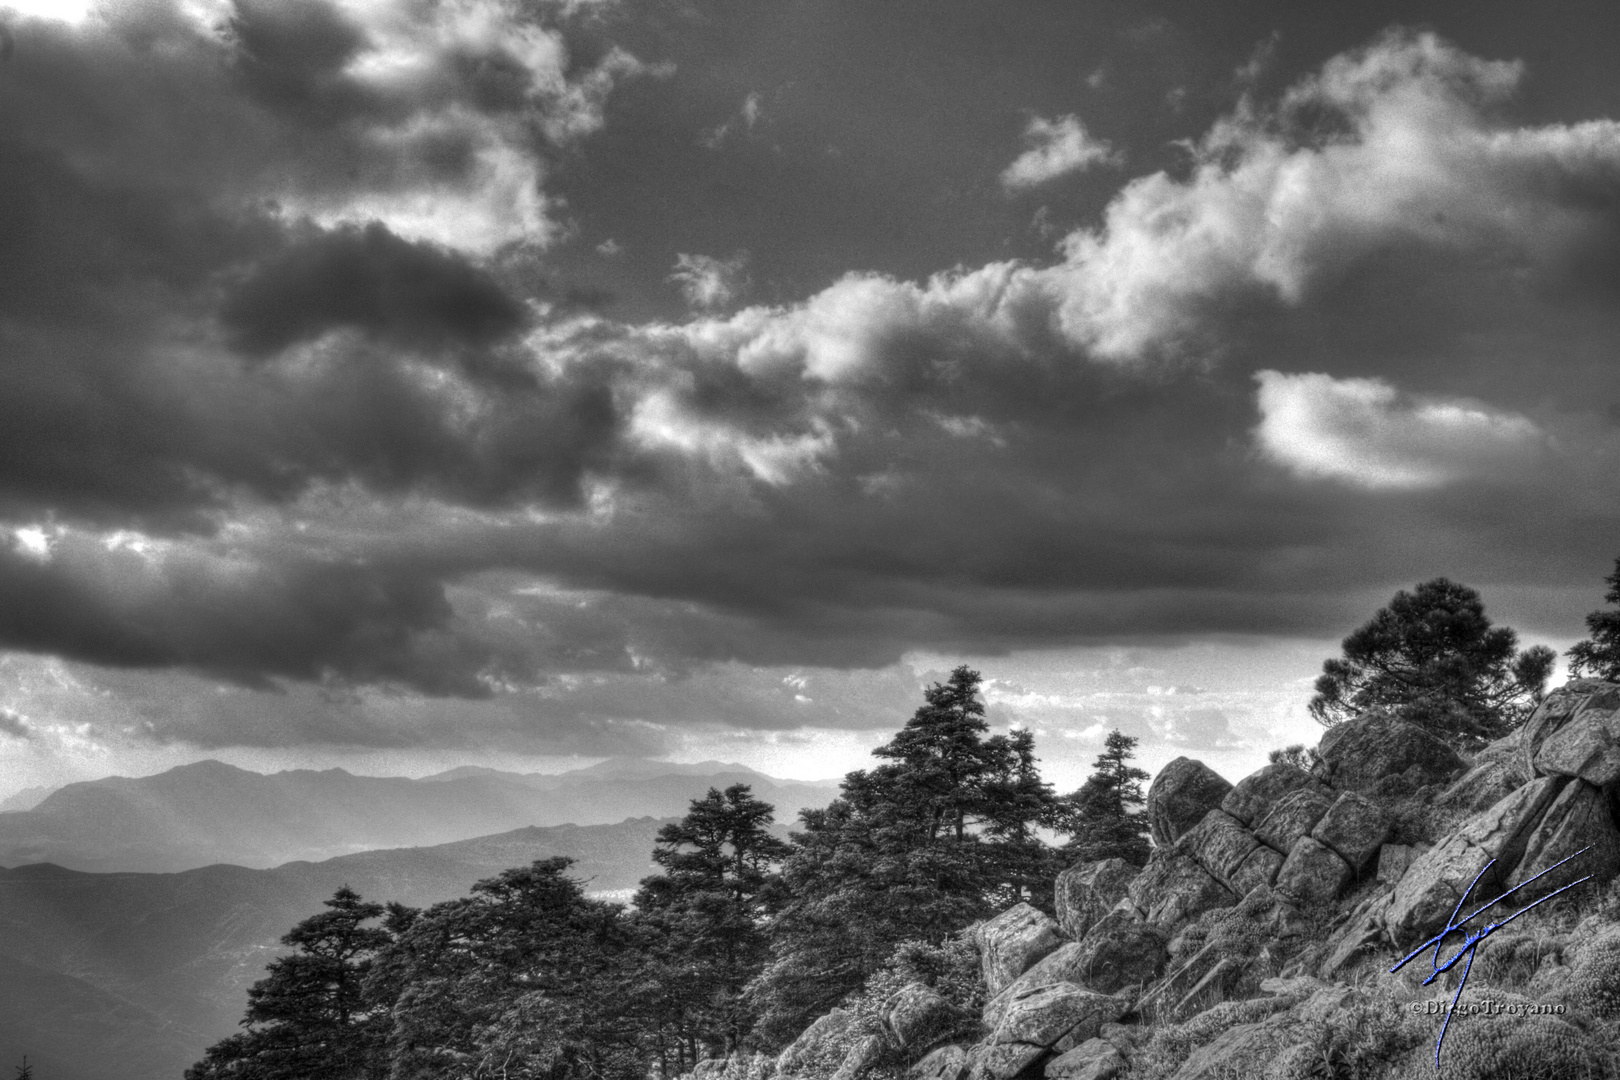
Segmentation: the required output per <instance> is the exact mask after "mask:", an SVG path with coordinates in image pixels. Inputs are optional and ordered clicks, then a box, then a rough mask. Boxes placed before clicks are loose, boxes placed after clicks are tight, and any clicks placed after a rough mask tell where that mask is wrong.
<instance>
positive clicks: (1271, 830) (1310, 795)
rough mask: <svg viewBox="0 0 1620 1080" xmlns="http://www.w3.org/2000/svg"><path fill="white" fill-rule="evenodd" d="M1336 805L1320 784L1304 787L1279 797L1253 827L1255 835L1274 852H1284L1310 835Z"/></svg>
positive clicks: (1290, 849)
mask: <svg viewBox="0 0 1620 1080" xmlns="http://www.w3.org/2000/svg"><path fill="white" fill-rule="evenodd" d="M1332 806H1333V797H1332V796H1331V795H1330V794H1329V793H1328V792H1326V791H1324V790H1323V789H1322V788H1319V787H1302V788H1300V789H1299V790H1297V791H1290V792H1289V793H1288V794H1287V795H1284V796H1283V797H1282V798H1281V799H1279V800H1278V801H1277V803H1276V805H1274V806H1273V807H1272V808H1271V810H1270V811H1269V812H1268V813H1267V814H1266V815H1265V816H1264V817H1262V818H1261V819H1260V820H1259V821H1258V822H1256V823H1255V826H1254V835H1255V836H1256V837H1258V838H1259V840H1260V842H1261V843H1263V844H1265V845H1266V846H1267V847H1269V848H1271V849H1272V850H1273V851H1280V852H1283V853H1284V854H1287V853H1288V852H1290V851H1292V850H1293V849H1294V845H1295V844H1297V843H1299V842H1300V841H1301V840H1302V839H1304V838H1305V837H1307V836H1309V835H1310V834H1311V830H1312V829H1314V828H1316V823H1317V822H1318V821H1321V820H1322V818H1323V817H1324V816H1326V814H1327V812H1328V810H1329V809H1330V808H1331V807H1332Z"/></svg>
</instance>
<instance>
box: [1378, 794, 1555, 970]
mask: <svg viewBox="0 0 1620 1080" xmlns="http://www.w3.org/2000/svg"><path fill="white" fill-rule="evenodd" d="M1566 782H1567V778H1566V777H1562V776H1545V777H1541V778H1539V779H1536V780H1534V781H1532V782H1530V783H1528V784H1526V785H1524V787H1522V788H1520V789H1519V790H1517V791H1515V792H1514V793H1513V794H1511V795H1509V796H1508V797H1507V798H1505V799H1503V800H1501V801H1500V802H1498V803H1497V804H1496V805H1495V806H1492V807H1491V808H1490V809H1488V810H1484V811H1481V812H1480V813H1478V814H1475V815H1474V816H1473V817H1471V818H1469V819H1468V820H1467V821H1465V822H1463V824H1462V825H1460V826H1458V827H1457V829H1455V830H1454V831H1452V832H1450V833H1448V834H1446V835H1445V836H1444V837H1442V838H1441V839H1440V841H1439V842H1438V843H1436V844H1435V845H1434V847H1432V848H1430V849H1429V850H1428V851H1426V852H1424V853H1423V854H1422V855H1420V856H1419V857H1418V858H1416V859H1414V860H1413V861H1412V865H1411V866H1410V867H1408V868H1407V871H1406V873H1405V874H1403V875H1402V876H1401V880H1400V881H1399V882H1398V883H1397V884H1396V886H1395V899H1394V902H1393V903H1392V904H1391V906H1390V911H1389V919H1388V925H1389V930H1390V933H1391V934H1392V935H1393V936H1394V938H1395V941H1396V943H1397V944H1399V945H1403V946H1406V945H1413V944H1416V943H1417V942H1420V941H1422V940H1424V939H1425V938H1427V937H1429V936H1430V935H1431V934H1434V933H1435V932H1436V931H1438V930H1440V929H1442V928H1443V927H1444V926H1445V925H1446V920H1447V919H1449V918H1450V917H1451V915H1452V913H1453V912H1454V911H1455V910H1456V909H1457V901H1458V900H1460V899H1461V898H1462V896H1463V894H1464V893H1465V892H1467V891H1468V889H1469V887H1470V886H1471V885H1473V883H1474V879H1475V877H1477V876H1478V875H1479V873H1480V871H1481V870H1484V869H1485V866H1486V864H1487V863H1489V862H1491V860H1493V859H1494V860H1496V865H1495V866H1493V867H1491V870H1492V873H1490V874H1487V875H1486V877H1485V878H1483V879H1481V880H1480V883H1479V886H1478V887H1477V888H1475V889H1474V893H1473V895H1474V896H1475V897H1477V898H1479V899H1480V902H1481V903H1483V902H1484V901H1486V900H1490V899H1492V898H1494V897H1495V896H1497V895H1499V894H1500V892H1501V888H1500V886H1501V884H1502V882H1503V881H1504V880H1505V879H1506V876H1507V871H1508V870H1509V869H1511V868H1512V867H1514V866H1515V865H1517V864H1518V862H1519V860H1520V859H1521V858H1522V857H1523V855H1524V851H1525V846H1526V844H1527V842H1528V841H1529V838H1530V833H1531V831H1532V830H1533V829H1534V828H1535V826H1536V825H1537V824H1538V823H1539V822H1540V821H1541V818H1542V815H1543V814H1544V813H1546V811H1547V808H1548V807H1549V806H1551V805H1552V802H1553V800H1554V799H1555V798H1557V797H1558V793H1559V792H1560V791H1561V790H1563V787H1564V785H1565V783H1566Z"/></svg>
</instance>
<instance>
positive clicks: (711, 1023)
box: [634, 784, 791, 1073]
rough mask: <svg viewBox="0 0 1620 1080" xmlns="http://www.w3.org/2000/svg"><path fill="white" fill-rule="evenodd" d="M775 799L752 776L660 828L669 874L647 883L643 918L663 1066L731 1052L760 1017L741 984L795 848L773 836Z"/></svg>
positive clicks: (648, 996) (646, 1004) (675, 1067)
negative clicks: (764, 797) (757, 794)
mask: <svg viewBox="0 0 1620 1080" xmlns="http://www.w3.org/2000/svg"><path fill="white" fill-rule="evenodd" d="M773 815H774V811H773V808H772V807H771V806H770V804H768V803H765V802H761V801H760V800H758V799H756V798H754V796H753V794H752V792H751V790H750V789H749V787H748V785H746V784H733V785H732V786H731V787H729V788H727V789H726V790H725V791H724V792H721V791H718V790H716V789H714V788H710V789H709V792H708V794H707V795H706V796H704V797H703V798H701V799H694V800H692V804H691V808H690V809H689V811H688V813H687V815H686V817H684V818H682V819H681V820H680V821H678V822H674V823H671V824H669V825H665V826H664V827H663V828H662V829H660V830H659V833H658V844H657V847H656V848H655V850H654V851H653V861H654V862H656V863H658V865H660V866H662V867H663V868H664V871H665V872H664V873H663V874H660V875H656V876H654V877H649V878H647V879H646V880H644V881H643V882H642V883H641V889H640V891H638V892H637V894H636V897H635V901H634V903H635V907H636V910H637V923H638V926H639V928H640V929H641V930H642V931H643V933H644V934H645V935H646V943H645V945H644V949H645V953H646V957H647V961H648V964H649V969H648V970H647V971H646V972H644V973H643V983H642V985H643V986H644V990H643V994H642V999H643V1000H642V1007H643V1008H644V1009H645V1010H646V1013H647V1015H648V1017H649V1018H650V1019H651V1020H652V1022H653V1024H654V1027H655V1029H656V1034H655V1036H654V1037H655V1040H656V1041H657V1045H658V1046H659V1056H660V1059H661V1064H662V1065H663V1067H664V1071H665V1072H666V1073H668V1072H671V1071H673V1072H684V1071H686V1070H688V1069H690V1068H691V1067H692V1066H693V1065H694V1064H696V1060H697V1057H698V1054H699V1052H700V1050H707V1051H709V1052H710V1053H714V1054H720V1053H729V1052H730V1051H732V1050H734V1049H736V1048H737V1046H738V1045H739V1043H740V1042H741V1040H742V1038H743V1036H744V1035H745V1034H746V1033H747V1031H748V1029H749V1028H750V1027H752V1025H753V1016H752V1013H751V1010H750V1009H749V1008H748V1006H747V1004H746V1002H745V1001H744V999H743V988H744V986H745V985H746V984H747V983H748V981H749V980H750V979H752V978H753V977H754V976H755V975H757V974H758V973H759V971H760V969H761V968H762V967H763V966H764V964H765V960H766V958H767V957H768V956H769V951H770V950H769V943H768V942H767V940H766V937H765V933H764V930H763V928H762V926H761V921H762V919H763V918H764V917H765V915H766V914H767V913H768V911H769V910H770V907H771V904H772V900H773V893H774V887H775V885H776V884H777V881H778V878H777V876H776V874H775V873H774V870H773V868H774V866H775V864H777V863H779V862H781V861H782V860H783V859H784V858H786V856H787V855H788V853H789V851H790V850H791V849H790V848H789V847H788V845H787V844H786V843H784V842H783V841H781V840H779V839H777V838H776V837H775V836H773V835H771V832H770V825H771V821H772V818H773Z"/></svg>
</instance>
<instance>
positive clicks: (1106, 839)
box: [186, 667, 1148, 1080]
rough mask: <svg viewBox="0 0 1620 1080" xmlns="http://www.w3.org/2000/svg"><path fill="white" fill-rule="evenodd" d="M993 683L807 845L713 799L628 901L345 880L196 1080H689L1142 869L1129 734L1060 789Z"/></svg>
mask: <svg viewBox="0 0 1620 1080" xmlns="http://www.w3.org/2000/svg"><path fill="white" fill-rule="evenodd" d="M979 683H980V678H979V675H978V673H977V672H974V671H971V670H969V669H968V668H966V667H959V668H957V669H956V670H955V671H954V672H953V673H952V674H951V677H950V679H949V681H947V682H946V683H944V684H935V685H934V686H932V687H930V688H929V689H928V690H927V691H926V692H925V698H926V703H925V704H924V705H923V706H922V707H921V708H919V709H918V710H917V713H916V715H915V716H914V717H913V718H912V719H911V720H910V721H909V722H908V723H907V724H906V725H905V727H904V728H903V729H902V730H901V731H900V732H899V733H898V734H896V735H895V737H894V738H893V739H892V740H890V741H889V742H888V743H887V744H885V745H884V746H881V747H879V748H878V749H877V750H876V751H874V754H875V756H876V757H878V758H879V759H881V761H882V764H879V765H877V766H876V767H874V768H871V769H868V770H863V771H857V772H853V773H850V774H849V775H848V776H847V777H846V778H845V779H844V782H843V785H842V794H841V796H840V797H839V798H838V799H836V800H834V801H833V802H832V804H831V805H829V806H828V807H827V808H826V809H823V810H816V811H807V812H806V813H805V814H804V815H803V817H802V829H801V831H799V832H796V833H794V834H792V843H784V842H783V841H782V840H780V839H778V838H777V837H776V836H775V835H774V834H773V833H772V832H771V828H770V827H771V824H772V820H773V818H772V808H771V807H770V806H769V805H767V804H766V803H763V802H761V801H759V800H758V799H756V798H754V797H753V795H752V794H751V793H750V791H749V788H748V787H747V785H743V784H738V785H734V786H732V787H729V788H727V789H726V790H725V791H718V790H714V789H711V790H710V791H709V793H708V795H707V796H706V797H704V798H702V799H697V800H694V801H693V802H692V804H691V809H690V812H689V813H688V814H687V815H686V817H685V818H684V819H682V820H681V821H679V822H676V823H673V824H670V825H667V826H665V827H664V829H663V830H661V831H660V833H659V835H658V841H657V847H656V849H655V851H654V852H653V859H654V860H655V861H656V863H657V864H658V866H659V867H660V869H661V870H662V872H661V873H659V874H657V875H655V876H652V877H649V878H647V879H646V880H645V881H643V882H642V885H641V888H640V890H639V891H638V892H637V893H636V896H635V899H634V901H633V905H632V907H631V908H629V909H626V908H624V907H621V906H619V905H616V904H609V903H604V902H602V901H598V900H594V899H591V898H589V897H587V896H586V895H585V893H584V892H583V891H582V889H581V887H580V884H579V883H578V882H577V881H575V880H574V879H572V878H571V877H569V876H568V873H567V871H568V867H569V860H567V859H564V858H554V859H546V860H542V861H540V862H536V863H534V864H533V865H531V866H527V867H523V868H520V869H513V870H508V871H506V872H505V873H503V874H501V875H500V876H498V877H495V878H492V879H490V880H487V881H481V882H479V883H478V884H477V885H475V886H473V888H472V892H471V895H469V896H466V897H463V898H461V899H458V900H452V901H449V902H447V903H442V904H436V905H434V906H433V907H431V908H428V909H427V910H425V911H417V910H413V909H409V908H405V907H401V906H399V905H388V906H384V905H382V904H377V903H371V902H368V901H365V900H363V899H362V898H361V897H359V896H357V895H355V893H353V892H352V891H350V890H348V889H342V890H339V892H338V893H337V894H336V895H335V896H334V897H333V898H332V899H331V900H329V901H327V903H326V908H327V910H325V911H323V912H322V913H320V914H318V915H315V916H313V917H312V918H309V919H306V920H305V921H304V922H302V923H300V924H299V925H298V926H297V927H295V928H294V929H293V931H292V932H291V933H289V934H288V935H287V936H286V937H285V938H284V939H283V941H284V943H285V944H287V945H289V946H291V947H292V948H293V949H294V950H295V951H293V952H292V953H290V954H289V955H286V956H284V957H282V958H280V959H278V960H276V961H274V962H272V963H271V964H270V966H269V970H268V974H267V976H266V978H264V979H263V980H261V981H260V982H259V983H258V984H257V985H255V986H254V987H253V989H252V990H251V991H250V992H249V1003H248V1009H247V1015H246V1018H245V1019H244V1021H243V1026H244V1030H243V1031H242V1032H240V1033H239V1034H236V1035H233V1036H231V1037H230V1038H228V1039H225V1040H223V1041H222V1042H220V1043H218V1044H216V1045H214V1046H213V1047H211V1048H210V1049H209V1050H208V1052H207V1056H206V1057H205V1058H204V1059H203V1060H202V1061H201V1062H199V1063H197V1064H196V1065H194V1066H193V1067H192V1068H191V1069H190V1070H189V1071H188V1072H187V1074H186V1075H187V1080H225V1078H233V1080H293V1078H306V1077H321V1078H323V1080H427V1078H429V1077H432V1078H434V1080H448V1078H462V1080H474V1078H483V1077H500V1078H502V1080H538V1078H544V1080H575V1078H579V1080H612V1078H620V1077H623V1078H626V1080H629V1078H636V1080H640V1078H643V1077H646V1076H647V1075H648V1074H649V1073H650V1072H654V1071H656V1072H658V1073H659V1074H661V1075H664V1076H673V1075H676V1074H679V1073H681V1072H684V1071H686V1070H688V1069H690V1068H691V1067H692V1066H693V1065H694V1064H695V1063H696V1062H697V1061H699V1060H701V1059H703V1058H706V1057H712V1056H717V1055H721V1054H725V1053H728V1052H730V1051H732V1050H736V1049H739V1048H744V1047H751V1048H758V1049H762V1050H767V1051H769V1050H774V1049H776V1048H778V1047H780V1046H782V1045H784V1044H785V1043H786V1042H787V1041H789V1040H791V1039H792V1038H793V1037H794V1036H796V1035H797V1034H798V1033H799V1032H800V1031H801V1030H802V1029H803V1028H804V1027H805V1026H806V1024H808V1023H809V1022H810V1021H811V1020H812V1019H814V1018H815V1017H816V1016H818V1015H820V1014H822V1013H824V1012H826V1011H827V1010H828V1009H829V1008H830V1007H832V1006H833V1005H835V1004H837V1003H838V1002H839V1001H840V1000H841V999H843V998H844V997H845V996H846V995H848V994H849V993H851V992H852V991H856V990H859V988H860V987H861V986H862V985H863V984H864V982H865V981H866V979H867V978H868V976H870V975H871V974H872V973H873V972H875V971H877V970H879V969H880V968H881V967H882V965H883V964H884V963H885V961H887V960H888V959H889V958H890V957H891V956H892V955H893V954H894V953H895V951H896V949H897V948H898V947H900V946H901V945H902V944H903V943H908V942H927V943H935V944H938V943H941V942H943V941H944V940H945V939H947V938H948V937H950V936H951V935H953V934H955V933H956V932H957V931H959V930H961V929H963V928H964V927H966V926H968V925H969V924H971V923H972V922H974V921H976V920H978V919H982V918H985V917H987V916H989V915H992V914H994V913H995V912H997V911H999V910H1000V909H1002V908H1004V907H1005V906H1007V905H1008V904H1009V903H1012V902H1015V901H1017V900H1027V901H1029V902H1030V903H1032V904H1034V905H1036V906H1038V907H1042V908H1045V909H1047V910H1048V911H1050V908H1051V903H1052V882H1053V879H1054V878H1055V877H1056V875H1057V873H1058V872H1059V871H1060V870H1061V869H1062V868H1063V867H1065V866H1068V865H1070V864H1071V863H1073V862H1075V861H1077V860H1078V859H1081V858H1085V859H1094V858H1104V857H1108V856H1113V855H1119V856H1122V857H1124V858H1127V859H1129V860H1130V861H1132V862H1133V863H1136V864H1137V865H1140V864H1142V863H1143V862H1145V861H1146V859H1147V855H1148V843H1147V838H1146V833H1147V825H1146V822H1145V819H1144V817H1143V814H1142V812H1141V807H1142V805H1143V802H1144V798H1143V793H1142V781H1144V780H1146V779H1147V774H1146V773H1145V772H1143V771H1142V770H1140V769H1137V768H1135V767H1133V766H1131V765H1130V758H1131V756H1132V751H1133V749H1134V746H1135V743H1136V740H1135V739H1132V738H1129V737H1127V736H1125V735H1123V734H1120V733H1119V732H1114V733H1112V734H1111V735H1110V736H1109V737H1108V741H1107V745H1106V749H1105V752H1104V753H1103V754H1102V756H1101V757H1099V758H1098V759H1097V767H1096V771H1095V773H1094V774H1093V775H1092V777H1091V778H1090V779H1089V780H1088V781H1087V782H1086V784H1085V785H1084V786H1083V787H1082V788H1081V789H1080V790H1079V791H1077V792H1075V793H1074V794H1072V795H1070V796H1066V797H1059V796H1058V795H1056V794H1055V793H1054V791H1053V789H1052V787H1051V786H1050V785H1049V784H1047V783H1045V782H1043V781H1042V780H1041V778H1040V774H1039V771H1038V770H1037V768H1036V759H1035V746H1034V741H1033V738H1032V737H1031V735H1030V734H1029V732H1027V731H1022V730H1014V731H1013V732H1011V733H1010V734H1007V735H991V734H989V728H988V725H987V724H986V722H985V717H984V705H983V703H982V701H981V700H980V697H979V693H978V690H979ZM1065 835H1066V836H1068V837H1071V839H1070V841H1069V843H1068V845H1067V846H1066V847H1059V846H1057V845H1056V844H1055V843H1053V842H1049V840H1050V841H1055V840H1056V839H1058V838H1060V837H1062V836H1065ZM910 947H914V946H910Z"/></svg>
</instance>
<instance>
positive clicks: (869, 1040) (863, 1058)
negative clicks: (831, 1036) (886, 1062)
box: [831, 1035, 883, 1080]
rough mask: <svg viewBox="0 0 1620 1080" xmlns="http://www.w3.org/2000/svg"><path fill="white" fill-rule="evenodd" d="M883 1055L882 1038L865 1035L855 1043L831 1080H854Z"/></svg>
mask: <svg viewBox="0 0 1620 1080" xmlns="http://www.w3.org/2000/svg"><path fill="white" fill-rule="evenodd" d="M882 1055H883V1036H881V1035H867V1036H864V1037H862V1038H860V1039H857V1040H856V1041H855V1045H853V1046H851V1047H850V1048H849V1053H847V1054H845V1055H844V1060H843V1061H842V1062H841V1063H840V1064H839V1066H838V1069H837V1071H836V1072H834V1073H833V1074H832V1078H831V1080H855V1078H856V1077H858V1076H860V1075H861V1074H862V1073H864V1072H866V1071H867V1070H869V1069H870V1068H871V1067H872V1064H873V1062H875V1061H877V1059H878V1058H879V1057H881V1056H882Z"/></svg>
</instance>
